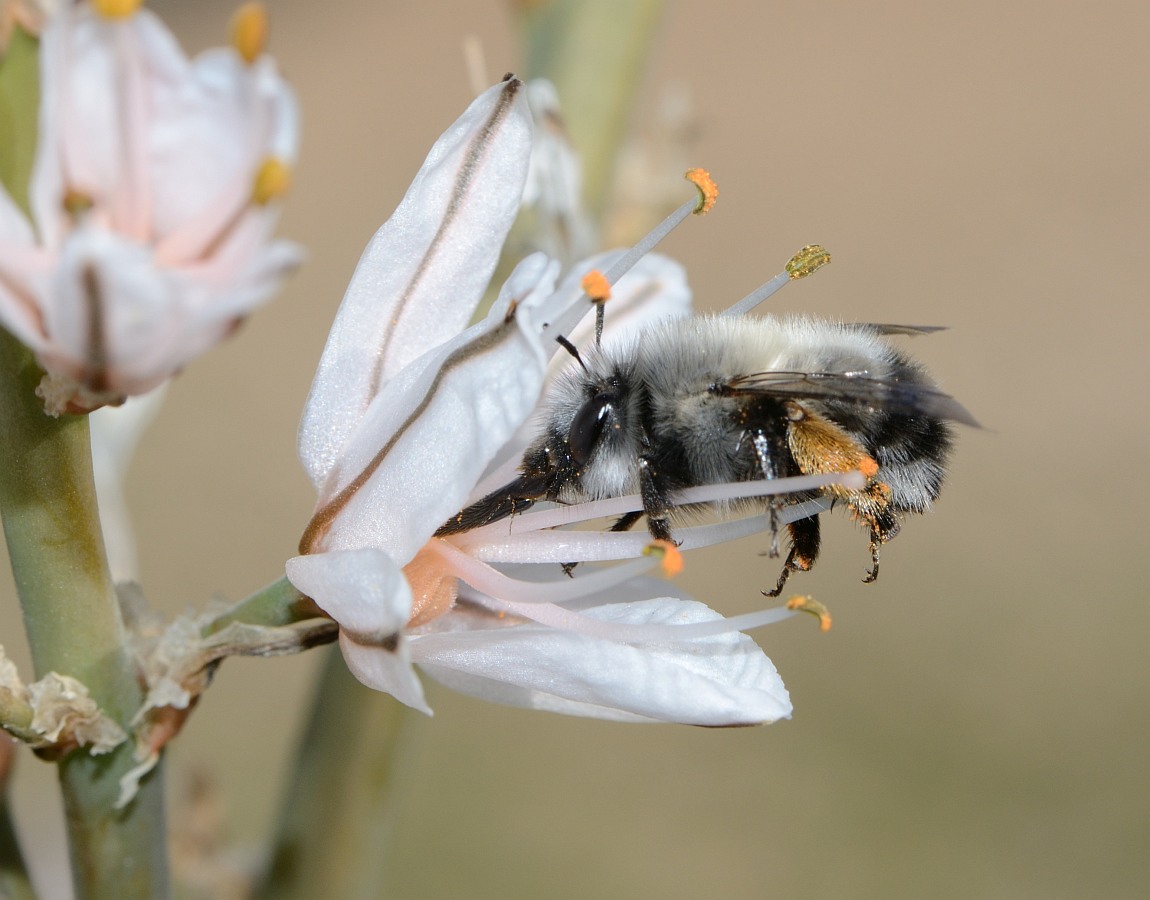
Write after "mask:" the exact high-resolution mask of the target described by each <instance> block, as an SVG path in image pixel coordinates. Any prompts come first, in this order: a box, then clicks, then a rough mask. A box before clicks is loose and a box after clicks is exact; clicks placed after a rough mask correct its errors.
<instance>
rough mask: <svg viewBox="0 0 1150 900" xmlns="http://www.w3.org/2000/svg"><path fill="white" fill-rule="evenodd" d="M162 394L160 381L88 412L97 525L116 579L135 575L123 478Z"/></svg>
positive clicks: (132, 578)
mask: <svg viewBox="0 0 1150 900" xmlns="http://www.w3.org/2000/svg"><path fill="white" fill-rule="evenodd" d="M166 394H167V391H166V390H165V386H161V387H160V388H158V389H157V390H155V391H152V392H151V393H150V394H145V395H143V396H140V397H129V398H128V400H127V402H125V403H124V404H122V405H121V406H105V407H103V408H101V409H98V410H96V411H95V412H93V413H92V414H91V415H90V416H89V417H88V423H89V426H90V428H91V430H92V472H93V475H94V477H95V479H96V497H97V499H98V500H99V502H100V530H101V531H103V533H104V546H105V549H106V551H107V554H108V567H109V568H110V569H111V570H112V580H113V581H114V582H116V584H121V583H122V582H125V581H138V580H139V577H140V575H139V566H138V564H137V561H136V537H135V531H134V529H133V528H132V517H131V514H130V512H129V510H128V503H127V499H126V498H125V496H124V478H125V476H126V475H127V473H128V466H129V465H130V463H131V461H132V455H133V454H134V453H135V452H136V445H137V444H138V443H139V441H140V438H141V437H142V436H143V434H144V431H145V430H146V429H147V428H148V426H149V425H150V424H151V423H152V420H153V419H154V418H155V417H156V414H157V413H158V412H159V411H160V407H161V406H162V405H163V403H164V397H165V395H166Z"/></svg>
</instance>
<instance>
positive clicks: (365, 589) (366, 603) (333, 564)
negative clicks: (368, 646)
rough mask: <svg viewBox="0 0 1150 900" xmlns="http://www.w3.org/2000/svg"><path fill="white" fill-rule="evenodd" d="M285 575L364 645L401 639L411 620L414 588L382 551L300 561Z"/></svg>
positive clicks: (295, 560)
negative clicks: (402, 632) (401, 632)
mask: <svg viewBox="0 0 1150 900" xmlns="http://www.w3.org/2000/svg"><path fill="white" fill-rule="evenodd" d="M284 571H285V572H286V573H287V577H288V581H290V582H291V583H292V584H293V585H295V587H296V589H297V590H298V591H300V593H303V594H306V595H307V596H308V597H311V599H312V600H314V601H315V602H316V603H317V604H318V605H319V607H320V608H321V609H322V610H323V611H324V612H326V613H327V614H328V615H329V616H331V617H332V618H333V619H335V621H337V622H338V623H339V624H340V627H341V628H342V629H344V630H346V631H348V632H350V633H351V634H353V635H354V636H355V639H356V640H359V641H362V642H364V643H373V642H379V641H384V640H385V639H388V638H391V637H393V636H395V635H397V634H398V633H399V632H400V631H401V630H402V629H403V626H404V625H406V624H407V620H408V619H409V618H410V617H411V588H410V587H409V586H408V584H407V580H406V579H405V578H404V577H403V573H402V572H401V571H400V570H399V567H398V566H397V565H396V564H395V562H394V561H393V560H392V559H391V558H390V557H389V556H388V555H387V554H386V553H384V552H383V551H382V550H373V549H364V550H342V551H333V552H329V553H315V554H312V555H311V556H296V557H294V558H292V559H289V560H288V561H287V563H286V564H285V566H284Z"/></svg>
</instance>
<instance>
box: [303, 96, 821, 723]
mask: <svg viewBox="0 0 1150 900" xmlns="http://www.w3.org/2000/svg"><path fill="white" fill-rule="evenodd" d="M525 94H526V91H525V90H524V85H523V84H522V83H521V82H519V81H518V80H516V79H514V78H512V77H509V78H508V79H507V80H505V81H504V82H503V83H501V84H499V85H497V86H495V87H493V88H491V89H489V90H488V91H486V92H485V93H484V94H482V95H481V96H480V97H479V98H477V99H476V100H475V102H474V103H473V104H472V105H471V106H470V107H469V108H468V110H467V111H466V112H465V113H464V114H463V116H462V117H461V118H460V119H459V120H458V121H457V122H456V123H455V124H454V125H453V126H452V127H451V128H449V129H448V130H447V132H446V133H445V134H444V135H443V136H442V137H441V138H440V139H439V141H438V142H437V143H436V144H435V146H434V147H433V148H432V150H431V153H430V154H429V156H428V158H427V161H426V162H425V163H424V165H423V168H422V169H421V170H420V172H419V173H418V174H417V176H416V178H415V181H414V182H413V184H412V185H411V187H410V188H409V190H408V192H407V194H406V196H405V197H404V199H403V201H402V202H401V204H400V206H399V208H398V209H397V210H396V212H395V213H394V215H393V216H392V218H391V219H390V220H389V221H388V222H386V223H385V224H384V225H383V226H382V227H381V229H380V230H379V232H378V233H377V234H376V235H375V237H374V238H373V239H372V241H371V243H370V244H369V245H368V247H367V249H366V251H365V253H364V255H363V258H362V259H361V261H360V264H359V266H358V268H357V269H356V272H355V275H354V277H353V278H352V281H351V284H350V286H349V288H348V290H347V294H346V296H345V297H344V300H343V303H342V305H341V307H340V310H339V312H338V314H337V317H336V320H335V323H334V325H333V328H332V331H331V335H330V337H329V339H328V343H327V346H326V348H325V350H324V353H323V357H322V359H321V362H320V365H319V370H318V372H317V374H316V378H315V382H314V384H313V386H312V391H311V395H310V397H309V399H308V402H307V406H306V408H305V411H304V416H303V423H302V426H301V431H300V442H299V451H300V459H301V461H302V463H303V465H304V468H305V469H306V471H307V473H308V475H309V477H310V478H311V480H312V482H313V484H314V485H315V487H316V490H317V492H318V496H319V499H318V503H317V506H316V511H315V513H314V515H313V518H312V520H311V522H310V523H309V525H308V527H307V529H306V531H305V533H304V536H303V539H302V541H301V546H300V551H301V555H300V556H298V557H296V558H294V559H291V560H289V562H288V564H287V574H288V577H289V579H290V580H291V581H292V583H293V584H294V585H295V586H296V587H297V588H298V589H299V590H300V591H301V592H303V593H304V594H306V595H308V596H309V597H311V598H312V599H314V600H315V602H316V603H317V604H319V606H320V607H321V608H322V609H323V610H324V611H325V612H327V613H328V614H329V615H330V616H331V617H332V618H334V619H335V620H336V621H337V622H338V623H339V625H340V643H341V647H342V650H343V653H344V657H345V659H346V660H347V663H348V665H349V667H350V668H351V670H352V671H353V672H354V673H355V675H356V676H357V677H358V678H359V679H360V680H361V681H363V682H364V683H365V684H367V685H369V686H371V687H373V688H376V689H378V690H383V691H387V692H389V693H391V694H393V695H394V696H396V697H397V698H399V699H400V700H402V701H403V702H404V703H406V704H408V705H410V706H412V707H415V708H417V709H421V710H423V711H425V712H430V710H429V709H428V706H427V703H426V700H425V698H424V693H423V687H422V684H421V682H420V680H419V678H418V677H417V676H416V674H415V672H414V670H413V663H414V664H418V666H419V667H420V668H421V669H422V670H423V671H424V672H426V673H427V674H429V675H431V676H432V677H434V678H436V679H437V680H439V681H441V682H443V683H445V684H447V685H449V686H450V687H452V688H454V689H457V690H460V691H463V692H465V693H469V694H472V695H475V696H479V697H482V698H485V699H488V700H492V701H495V702H500V703H506V704H512V705H517V706H525V707H533V708H540V709H548V710H552V711H557V712H564V713H570V714H576V715H586V716H595V717H599V718H610V719H620V720H637V721H644V720H645V721H650V720H661V721H674V722H685V723H691V724H698V725H739V724H752V723H760V722H770V721H774V720H776V719H779V718H781V717H786V716H788V715H789V714H790V711H791V706H790V701H789V698H788V695H787V692H786V689H785V688H784V687H783V683H782V681H781V679H780V678H779V676H778V674H777V672H776V671H775V668H774V666H773V665H772V664H771V662H770V660H769V659H768V658H767V657H766V655H765V654H764V653H763V652H762V650H761V649H760V648H759V647H758V646H757V645H756V644H755V643H754V642H753V641H752V640H751V639H750V638H749V637H747V636H746V635H744V634H742V633H741V632H740V630H739V629H741V628H748V627H752V626H755V625H760V624H765V623H767V622H770V621H776V620H778V619H780V618H784V617H786V616H788V615H790V614H792V613H791V612H789V611H788V610H785V609H783V610H778V609H775V610H766V611H762V612H760V613H755V614H750V615H749V616H746V617H740V618H739V619H738V620H731V619H724V618H723V617H722V616H720V615H719V614H718V613H716V612H714V611H712V610H710V609H709V608H707V607H706V606H704V605H703V604H701V603H699V602H697V601H694V600H692V599H690V598H686V597H682V596H668V587H667V584H666V582H663V581H660V580H657V579H651V578H647V577H645V574H644V573H645V572H647V571H649V570H650V569H651V568H652V567H654V566H655V565H657V561H656V560H657V554H655V555H652V554H650V553H649V550H650V546H649V545H650V540H649V538H646V537H645V536H644V535H640V534H621V533H602V532H569V531H556V530H554V526H556V525H558V524H561V523H563V522H570V521H572V520H579V519H588V518H592V517H598V516H603V515H612V514H619V513H622V512H626V511H627V510H628V509H632V508H634V506H633V505H631V506H629V505H627V504H628V503H631V504H633V503H634V498H630V500H628V499H626V498H623V499H620V500H612V501H604V502H600V503H595V504H586V505H585V507H584V508H580V507H560V508H556V509H552V510H543V511H539V512H535V511H532V512H527V513H524V514H522V515H518V516H515V517H514V518H513V519H511V520H510V521H508V520H504V521H502V522H499V523H496V524H494V525H490V526H486V527H484V528H480V529H476V530H475V531H472V532H468V533H465V534H461V535H457V536H452V537H450V538H437V537H434V534H435V532H436V530H437V528H438V527H439V526H440V525H441V524H442V523H443V522H445V521H447V520H448V519H449V518H450V517H451V516H452V515H454V514H455V513H456V512H457V511H458V510H460V509H462V508H463V507H464V506H466V505H467V503H468V502H469V500H473V499H474V498H475V497H477V496H480V495H482V493H483V492H484V491H485V490H489V489H491V488H493V487H494V486H496V485H497V484H500V483H504V482H505V481H506V480H507V476H508V473H509V472H510V471H511V470H512V469H513V468H514V466H515V464H516V462H517V461H518V454H519V453H520V452H521V451H522V449H523V448H524V447H525V445H526V442H527V440H528V436H529V433H528V431H527V430H525V423H528V421H529V418H530V415H531V413H532V411H533V409H534V408H535V407H536V404H537V401H538V399H539V397H540V394H541V393H542V392H543V391H544V389H545V386H546V383H547V381H548V379H549V377H551V375H552V374H553V371H552V370H553V369H554V368H555V366H554V364H552V363H551V361H550V360H551V357H552V355H553V354H554V351H555V349H556V347H557V344H556V341H555V338H556V337H557V336H570V337H572V338H573V339H575V340H578V332H577V331H575V330H574V329H576V327H577V323H578V322H579V320H580V319H582V318H584V316H585V314H586V313H587V312H589V311H590V309H591V308H592V304H591V303H590V302H589V301H588V297H587V296H586V295H585V294H584V292H583V289H582V287H581V276H582V275H583V274H584V273H586V272H587V271H588V270H590V269H602V270H605V271H606V273H607V274H606V278H607V281H608V282H609V283H610V285H611V294H612V299H611V302H610V309H611V312H610V314H609V317H608V322H609V324H608V328H609V329H611V328H616V329H622V328H626V327H631V328H640V327H643V324H644V323H645V322H649V321H650V320H651V319H652V318H658V317H662V316H667V315H684V314H686V312H687V311H688V307H689V303H690V292H689V290H688V288H687V285H686V281H685V277H684V274H683V271H682V269H681V268H680V267H679V266H678V265H677V264H675V263H674V262H672V261H671V260H668V259H666V258H663V257H659V256H657V255H654V254H651V253H648V252H647V251H648V250H649V249H650V246H651V245H652V244H653V243H654V242H656V241H657V240H658V238H659V237H660V236H661V235H662V234H663V233H665V232H666V230H668V229H669V227H672V226H673V224H674V223H675V222H677V221H680V220H681V219H682V218H683V217H685V216H686V215H688V214H689V213H690V212H691V211H693V209H694V208H695V207H696V205H698V200H697V199H696V198H692V200H691V201H690V202H688V203H687V204H685V205H684V207H683V208H681V210H680V211H679V212H678V213H676V214H675V216H673V217H672V220H669V221H670V222H671V224H670V225H666V226H665V227H664V228H663V229H661V230H657V232H656V233H655V234H654V235H653V237H651V238H650V239H648V240H647V241H645V242H644V243H643V244H642V245H640V246H639V247H637V248H633V249H632V250H631V251H629V252H626V253H623V252H617V253H610V254H603V255H601V256H600V257H598V258H595V259H592V260H588V261H586V262H585V263H582V264H580V265H577V266H575V267H573V269H572V270H571V271H570V272H569V273H568V274H567V275H566V276H563V277H561V275H560V272H559V265H558V263H556V262H553V261H551V260H549V259H547V258H546V257H545V256H543V255H542V254H536V255H535V256H531V257H528V258H527V259H526V260H524V261H523V262H522V263H520V265H519V266H518V267H517V268H516V269H515V271H514V272H513V273H512V275H511V276H510V278H509V279H508V280H507V282H506V283H505V284H504V285H503V286H502V289H501V290H500V292H499V297H498V300H497V301H496V302H495V304H494V306H493V307H492V309H491V310H490V312H489V313H488V314H487V315H486V317H485V318H484V319H483V321H481V322H480V323H479V324H476V325H473V326H471V327H467V323H468V322H469V321H470V320H471V318H472V316H473V313H474V311H475V309H476V307H477V305H478V303H479V301H480V299H481V297H482V294H483V291H484V289H485V287H486V285H487V282H488V280H489V279H490V277H491V274H492V272H493V271H494V269H495V265H496V261H497V259H498V257H499V253H500V249H501V247H502V245H503V241H504V239H505V237H506V235H507V232H508V230H509V229H510V227H511V224H512V222H513V220H514V218H515V215H516V212H517V210H518V207H519V202H520V198H521V196H522V193H523V188H524V183H525V179H526V177H527V170H528V164H529V159H530V157H531V150H532V132H531V117H530V113H529V111H528V108H527V102H526V97H525ZM711 199H713V198H711ZM581 327H582V328H584V329H587V328H589V327H590V326H588V325H586V324H584V325H583V326H581ZM783 487H786V486H783ZM729 488H730V486H724V487H721V488H718V489H717V490H723V489H729ZM744 488H745V486H744ZM753 490H755V491H756V492H759V493H761V492H763V490H764V486H763V484H762V483H759V484H757V485H755V486H754V487H753ZM802 512H803V511H802V510H796V511H795V515H796V516H797V515H800V514H802ZM808 514H809V511H808ZM724 527H725V526H724ZM752 527H757V528H760V529H761V528H763V527H765V526H764V524H763V523H762V522H759V523H755V524H754V525H753V526H752ZM731 533H732V532H731V531H730V530H729V529H728V530H725V531H722V532H721V533H718V532H715V534H719V538H718V539H722V538H726V537H729V536H731ZM682 537H684V538H685V544H686V545H692V544H694V545H697V544H701V543H705V542H708V541H710V540H713V539H717V538H715V537H713V536H708V534H707V533H705V530H704V529H701V530H699V531H698V532H697V533H696V532H694V531H692V530H691V529H686V530H684V533H683V535H682ZM612 559H613V560H623V559H630V561H629V562H622V563H618V564H616V565H614V566H608V567H605V568H599V569H595V568H592V569H591V570H590V571H589V570H588V567H587V566H581V567H580V568H579V569H578V571H576V572H575V573H574V577H573V578H566V577H564V576H563V575H562V574H560V567H559V566H558V565H557V564H558V563H570V562H580V561H590V560H612ZM540 563H544V564H546V566H544V567H540V566H538V565H534V566H532V565H530V564H540ZM525 570H526V572H525ZM544 570H546V571H547V572H549V573H551V574H550V576H547V575H544V576H540V575H539V572H540V571H544ZM521 576H522V577H521Z"/></svg>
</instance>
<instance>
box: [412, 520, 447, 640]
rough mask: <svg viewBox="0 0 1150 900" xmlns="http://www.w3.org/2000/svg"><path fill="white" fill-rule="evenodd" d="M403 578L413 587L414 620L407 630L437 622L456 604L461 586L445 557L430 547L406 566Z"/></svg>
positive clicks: (424, 549) (421, 551) (419, 553)
mask: <svg viewBox="0 0 1150 900" xmlns="http://www.w3.org/2000/svg"><path fill="white" fill-rule="evenodd" d="M432 540H437V538H432ZM403 575H404V577H405V578H406V579H407V583H408V584H409V585H411V618H410V619H409V620H408V622H407V627H408V628H416V627H418V626H419V625H425V624H427V623H428V622H431V621H432V620H434V619H438V618H439V617H440V616H442V615H443V614H444V613H445V612H447V611H448V610H450V609H451V607H452V605H453V604H454V603H455V598H456V597H457V596H458V593H459V583H458V582H457V581H456V579H455V576H454V575H453V574H452V573H451V572H450V571H449V570H448V568H447V565H446V563H445V562H444V561H443V557H442V556H440V555H439V554H438V553H436V552H435V551H434V550H433V549H431V547H430V545H429V546H426V547H424V548H423V549H422V550H420V551H419V552H418V553H417V554H415V559H413V560H412V561H411V562H409V563H408V564H407V565H406V566H404V567H403Z"/></svg>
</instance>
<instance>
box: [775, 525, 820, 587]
mask: <svg viewBox="0 0 1150 900" xmlns="http://www.w3.org/2000/svg"><path fill="white" fill-rule="evenodd" d="M787 531H788V532H789V533H790V536H791V552H790V553H788V554H787V561H786V562H785V563H783V571H782V572H780V573H779V581H778V583H777V584H776V585H775V589H774V590H773V591H763V596H765V597H777V596H779V594H781V593H782V592H783V585H785V584H786V583H787V579H788V578H790V577H791V572H809V571H810V570H811V567H812V566H813V565H814V564H815V560H816V559H818V556H819V543H820V538H819V517H818V516H811V517H809V518H806V519H799V520H798V521H797V522H791V524H790V525H788V526H787Z"/></svg>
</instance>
